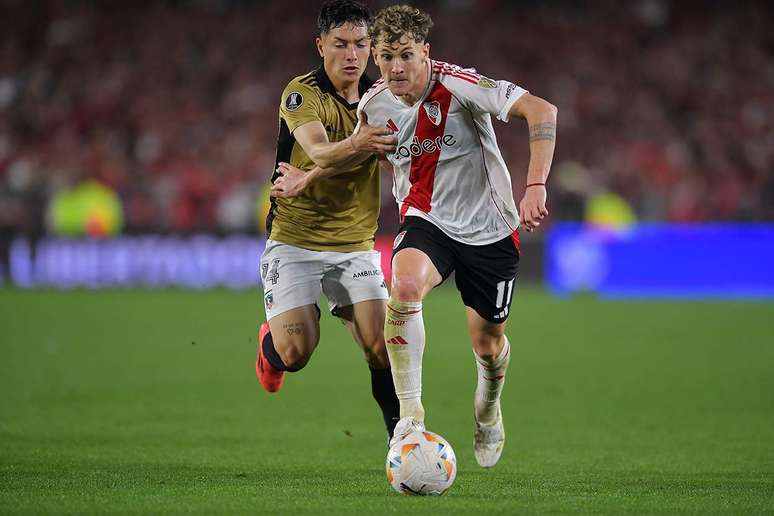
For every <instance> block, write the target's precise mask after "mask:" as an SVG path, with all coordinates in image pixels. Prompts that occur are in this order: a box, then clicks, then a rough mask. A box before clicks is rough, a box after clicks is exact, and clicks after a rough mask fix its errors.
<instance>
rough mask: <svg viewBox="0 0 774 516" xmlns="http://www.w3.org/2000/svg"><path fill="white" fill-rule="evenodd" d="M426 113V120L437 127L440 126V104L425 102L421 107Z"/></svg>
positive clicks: (435, 101)
mask: <svg viewBox="0 0 774 516" xmlns="http://www.w3.org/2000/svg"><path fill="white" fill-rule="evenodd" d="M422 106H423V107H424V108H425V112H426V113H427V118H429V119H430V121H431V122H432V123H433V124H434V125H435V126H436V127H437V126H439V125H441V103H440V102H438V101H437V100H434V101H432V102H425V103H424V104H423V105H422Z"/></svg>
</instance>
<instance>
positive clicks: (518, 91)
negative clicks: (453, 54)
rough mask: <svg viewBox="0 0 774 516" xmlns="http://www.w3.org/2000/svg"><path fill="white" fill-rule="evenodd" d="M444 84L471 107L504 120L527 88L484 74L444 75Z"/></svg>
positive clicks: (506, 119)
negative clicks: (473, 76) (472, 75)
mask: <svg viewBox="0 0 774 516" xmlns="http://www.w3.org/2000/svg"><path fill="white" fill-rule="evenodd" d="M443 82H444V85H446V86H447V87H450V88H451V89H452V90H453V91H454V93H455V95H457V96H458V97H460V100H461V101H462V102H463V103H464V104H466V105H467V106H468V107H469V108H471V109H473V110H475V111H478V112H480V113H489V114H491V115H494V116H496V117H497V118H498V119H499V120H502V121H503V122H507V121H508V112H509V111H510V110H511V106H513V104H514V103H515V102H516V101H517V100H518V99H519V97H521V96H522V95H524V94H525V93H527V90H525V89H524V88H521V87H520V86H517V85H515V84H513V83H512V82H508V81H495V80H493V79H489V78H488V77H484V76H475V78H474V79H471V78H469V76H466V77H453V76H452V77H450V76H446V77H444V80H443Z"/></svg>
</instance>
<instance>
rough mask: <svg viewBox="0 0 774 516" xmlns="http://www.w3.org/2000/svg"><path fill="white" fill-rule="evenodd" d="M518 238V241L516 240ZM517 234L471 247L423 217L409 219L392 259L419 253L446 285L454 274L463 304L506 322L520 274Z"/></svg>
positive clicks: (399, 232)
mask: <svg viewBox="0 0 774 516" xmlns="http://www.w3.org/2000/svg"><path fill="white" fill-rule="evenodd" d="M514 237H515V238H514ZM517 242H518V233H516V234H515V235H514V236H507V237H505V238H503V239H502V240H499V241H497V242H494V243H492V244H487V245H470V244H463V243H461V242H458V241H456V240H454V239H452V238H450V237H448V236H447V235H446V234H445V233H444V232H443V231H441V230H440V229H438V228H437V227H436V226H435V225H434V224H432V223H430V222H428V221H426V220H425V219H423V218H420V217H406V218H405V219H404V222H403V224H401V226H400V229H399V231H398V236H397V237H395V245H394V246H393V250H392V256H393V257H394V256H395V254H396V253H397V252H398V251H400V250H401V249H406V248H413V249H418V250H420V251H422V252H423V253H425V254H426V255H427V256H429V257H430V260H431V261H432V262H433V265H435V268H436V269H438V272H439V273H440V274H441V277H442V278H443V280H444V281H445V280H446V278H448V277H449V276H450V275H451V273H452V272H456V274H455V282H456V284H457V290H459V291H460V294H461V295H462V302H463V303H464V304H465V306H469V307H470V308H472V309H473V310H475V311H476V312H477V313H478V315H480V316H481V317H483V318H484V319H486V320H487V321H490V322H494V323H501V322H505V320H506V319H507V318H508V312H509V311H510V307H511V299H512V298H513V290H514V283H515V281H516V273H517V272H518V270H519V249H518V247H517Z"/></svg>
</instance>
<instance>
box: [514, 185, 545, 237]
mask: <svg viewBox="0 0 774 516" xmlns="http://www.w3.org/2000/svg"><path fill="white" fill-rule="evenodd" d="M546 196H547V194H546V187H545V185H535V186H530V187H529V188H527V189H526V190H525V191H524V198H523V199H522V200H521V202H520V203H519V214H520V215H519V218H520V222H521V225H522V226H524V227H525V228H526V229H527V231H532V230H534V229H537V227H538V226H540V222H541V221H542V220H543V219H544V218H545V217H546V215H548V208H546Z"/></svg>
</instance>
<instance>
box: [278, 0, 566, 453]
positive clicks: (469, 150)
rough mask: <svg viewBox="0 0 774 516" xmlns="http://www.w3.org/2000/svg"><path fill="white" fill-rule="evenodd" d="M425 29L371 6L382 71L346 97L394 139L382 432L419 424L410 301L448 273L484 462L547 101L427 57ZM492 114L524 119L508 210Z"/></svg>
mask: <svg viewBox="0 0 774 516" xmlns="http://www.w3.org/2000/svg"><path fill="white" fill-rule="evenodd" d="M431 27H432V21H431V19H430V16H429V15H428V14H426V13H424V12H422V11H420V10H418V9H415V8H413V7H409V6H405V5H403V6H392V7H388V8H386V9H383V10H382V11H380V12H379V13H378V14H377V16H376V17H375V19H374V23H373V24H372V26H371V28H370V30H369V33H370V35H371V44H372V47H373V48H372V52H373V57H374V60H375V62H376V64H377V66H378V67H379V70H380V71H381V75H382V78H381V80H379V81H377V82H376V83H375V84H374V86H373V87H372V88H371V89H370V90H369V91H368V92H366V94H365V95H364V96H363V97H362V98H361V100H360V103H359V106H358V118H359V119H360V125H359V128H361V129H362V128H364V127H366V124H367V125H368V126H375V127H388V128H390V129H391V130H392V131H393V132H394V133H395V134H396V136H397V138H398V146H397V149H396V150H395V152H392V153H389V154H387V155H386V158H387V159H388V160H389V162H390V163H391V164H392V168H393V173H394V185H393V193H394V194H395V199H396V200H397V202H398V205H399V208H400V214H401V219H402V221H401V228H400V230H399V233H398V235H397V237H396V238H395V244H394V248H393V259H392V267H393V269H392V292H391V295H390V299H389V301H388V305H387V318H386V322H385V330H384V333H385V342H386V346H387V352H388V354H389V358H390V363H391V366H392V376H393V381H394V384H395V390H396V393H397V396H398V399H399V400H400V416H401V419H400V421H399V422H398V425H397V426H396V428H395V436H394V437H393V439H399V438H400V437H401V436H402V435H405V434H406V433H408V432H410V431H412V430H416V429H424V418H425V410H424V407H423V405H422V400H421V396H422V355H423V351H424V347H425V328H424V323H423V320H422V300H423V299H424V298H425V296H427V294H428V293H429V292H430V291H431V290H432V289H433V288H434V287H436V286H438V285H440V284H441V283H443V282H444V280H445V279H446V278H448V277H449V275H451V273H452V272H455V273H456V274H455V280H456V284H457V288H458V290H459V291H460V294H461V296H462V301H463V303H464V304H465V307H466V311H467V323H468V331H469V334H470V338H471V342H472V345H473V351H474V353H475V357H476V365H477V371H478V384H477V387H476V392H475V397H474V400H475V401H474V419H475V434H474V451H475V456H476V460H477V461H478V463H479V464H480V465H481V466H484V467H491V466H494V465H495V464H496V463H497V461H498V460H499V458H500V455H501V453H502V450H503V445H504V443H505V430H504V428H503V419H502V411H501V409H500V394H501V393H502V388H503V384H504V381H505V373H506V370H507V367H508V362H509V359H510V344H509V342H508V338H507V337H506V336H505V321H506V319H507V318H508V314H509V311H510V306H511V299H512V295H513V290H514V282H515V279H516V273H517V269H518V262H519V233H518V227H519V225H520V224H522V225H523V226H524V227H525V228H526V229H527V231H532V230H533V229H535V228H537V227H538V226H539V225H540V222H541V220H542V219H543V218H544V217H545V216H546V215H548V210H547V209H546V188H545V182H546V179H547V177H548V172H549V169H550V167H551V160H552V158H553V153H554V144H555V138H556V113H557V110H556V107H554V106H553V105H551V104H550V103H548V102H546V101H545V100H543V99H541V98H539V97H536V96H534V95H530V94H529V93H528V92H526V91H525V90H524V89H522V88H520V87H519V86H517V85H515V84H513V83H510V82H507V81H494V80H492V79H489V78H487V77H484V76H481V75H479V74H478V73H476V72H475V71H473V70H471V69H463V68H461V67H459V66H455V65H452V64H448V63H444V62H441V61H435V60H432V59H430V56H429V50H430V47H429V45H428V43H427V42H426V40H427V35H428V32H429V30H430V28H431ZM493 115H494V116H495V117H496V118H497V119H499V120H501V121H503V122H507V121H508V120H509V118H510V117H512V116H516V117H519V118H524V119H526V121H527V124H528V126H529V145H530V161H529V167H528V170H527V188H526V190H525V193H524V197H523V199H522V200H521V203H520V205H519V208H520V209H519V210H517V209H516V205H515V202H514V200H513V195H512V187H511V180H510V175H509V172H508V169H507V166H506V164H505V161H504V160H503V157H502V155H501V154H500V150H499V148H498V147H497V141H496V139H495V134H494V128H493V125H492V116H493ZM365 120H367V123H366V122H365ZM357 130H358V129H356V131H357ZM302 177H303V176H302V173H301V172H300V171H294V170H288V171H287V174H286V178H287V181H288V182H287V184H286V185H285V186H283V188H286V189H287V191H288V192H293V191H295V190H296V189H297V187H296V185H297V183H298V181H297V180H295V179H294V178H302ZM302 186H303V185H302ZM277 195H284V194H283V192H277ZM519 213H521V215H519Z"/></svg>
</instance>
